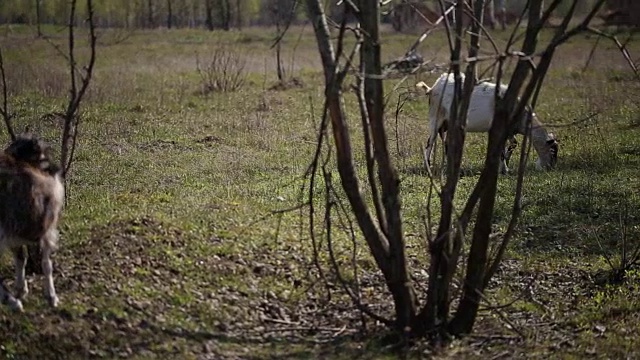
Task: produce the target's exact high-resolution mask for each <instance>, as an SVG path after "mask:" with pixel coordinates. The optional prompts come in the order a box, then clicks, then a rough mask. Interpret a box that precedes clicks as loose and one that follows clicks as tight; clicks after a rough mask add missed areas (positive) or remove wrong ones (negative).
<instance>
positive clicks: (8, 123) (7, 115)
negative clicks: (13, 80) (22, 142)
mask: <svg viewBox="0 0 640 360" xmlns="http://www.w3.org/2000/svg"><path fill="white" fill-rule="evenodd" d="M0 79H2V108H1V109H0V115H2V119H3V120H4V125H5V128H6V129H7V133H8V134H9V138H10V140H11V141H13V140H15V139H16V133H15V131H14V130H13V123H12V121H13V116H14V114H13V113H12V112H11V110H10V109H9V94H8V91H9V90H8V86H7V76H6V74H5V70H4V59H3V58H2V49H0Z"/></svg>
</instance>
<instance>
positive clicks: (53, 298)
mask: <svg viewBox="0 0 640 360" xmlns="http://www.w3.org/2000/svg"><path fill="white" fill-rule="evenodd" d="M47 300H48V301H49V306H51V307H54V308H55V307H58V304H59V303H60V299H58V297H57V296H55V295H53V296H48V297H47Z"/></svg>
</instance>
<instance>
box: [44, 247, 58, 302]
mask: <svg viewBox="0 0 640 360" xmlns="http://www.w3.org/2000/svg"><path fill="white" fill-rule="evenodd" d="M44 243H46V241H45V242H44ZM52 253H53V249H52V247H51V246H48V244H45V245H44V246H43V247H42V273H43V274H44V295H45V297H46V298H47V301H49V305H51V306H52V307H56V306H58V302H59V300H58V296H57V295H56V288H55V286H54V285H53V264H52V263H51V255H52Z"/></svg>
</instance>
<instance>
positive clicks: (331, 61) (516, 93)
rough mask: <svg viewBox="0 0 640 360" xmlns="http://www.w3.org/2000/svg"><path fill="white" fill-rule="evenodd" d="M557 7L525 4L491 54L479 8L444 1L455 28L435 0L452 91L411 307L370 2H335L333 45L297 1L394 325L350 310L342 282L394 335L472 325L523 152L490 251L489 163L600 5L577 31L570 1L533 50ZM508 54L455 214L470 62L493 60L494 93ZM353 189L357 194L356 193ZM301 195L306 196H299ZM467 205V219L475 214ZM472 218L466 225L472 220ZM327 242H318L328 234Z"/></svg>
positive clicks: (537, 0)
mask: <svg viewBox="0 0 640 360" xmlns="http://www.w3.org/2000/svg"><path fill="white" fill-rule="evenodd" d="M561 1H562V0H554V1H553V2H552V3H551V4H550V5H549V6H548V7H547V8H546V10H545V11H544V12H541V10H543V7H542V1H541V0H530V1H529V2H528V12H527V13H528V19H527V20H528V22H527V28H526V32H525V36H524V41H523V42H522V45H521V47H520V49H519V50H517V51H516V50H515V49H514V47H515V45H514V44H515V42H516V41H515V39H516V31H518V30H517V29H518V27H516V29H514V32H513V33H512V34H511V38H510V39H509V41H508V43H507V45H506V47H505V48H504V49H498V47H497V45H496V43H495V42H494V41H493V40H492V38H491V36H490V34H489V33H488V32H487V30H486V29H485V28H484V27H483V26H482V24H481V22H480V21H478V19H482V18H483V11H484V9H485V2H484V1H483V0H475V1H459V2H457V3H456V4H455V5H454V6H455V7H456V11H455V27H452V26H451V24H450V23H449V21H450V19H448V18H447V17H446V14H447V13H448V12H449V10H448V9H446V8H445V2H444V1H439V5H440V13H441V17H440V19H438V22H440V21H442V20H444V25H445V27H446V30H447V31H446V34H447V37H448V44H449V49H450V55H451V56H450V59H451V63H450V64H449V71H450V72H451V73H452V74H453V75H454V78H455V91H454V100H453V103H452V105H451V109H450V118H449V125H448V134H447V138H446V143H447V146H446V158H447V165H446V169H445V175H446V180H445V183H444V186H443V188H442V190H441V191H440V193H439V202H440V218H439V220H438V226H437V230H436V231H435V233H434V234H431V230H430V229H428V230H427V235H426V236H427V238H428V253H429V255H430V260H429V261H430V264H429V280H428V286H426V289H427V290H426V301H425V302H424V303H420V302H419V301H418V297H417V296H416V287H415V286H414V282H413V281H412V280H411V277H410V276H409V274H410V270H409V268H408V261H407V254H406V249H405V239H404V232H403V227H402V226H403V218H402V213H401V206H400V204H401V191H400V187H399V183H400V179H399V176H398V173H397V170H396V168H395V167H394V165H393V161H392V158H391V156H390V153H389V151H388V142H387V134H386V129H385V122H384V111H385V110H384V104H385V98H384V90H383V79H384V76H383V72H382V71H381V63H380V53H381V43H382V42H381V41H380V40H381V39H380V31H379V17H380V15H379V14H380V2H379V1H377V0H360V1H359V2H357V3H353V2H350V1H347V2H345V4H346V6H345V11H347V12H349V13H350V14H345V16H344V17H343V22H342V24H341V25H340V27H339V30H338V34H337V36H335V35H334V37H335V38H336V40H335V43H334V42H332V36H331V35H330V31H329V22H328V20H327V16H326V15H325V12H324V9H323V6H322V4H321V3H320V1H319V0H307V4H306V5H307V6H306V10H307V13H308V16H309V19H310V20H311V23H312V24H313V26H314V31H315V35H316V40H317V43H318V50H319V53H320V57H321V60H322V64H323V69H324V75H325V98H326V99H325V102H326V103H325V110H324V111H325V113H324V114H325V116H326V119H327V121H328V123H330V126H331V130H332V131H331V132H330V133H331V134H332V136H333V147H335V156H336V159H337V168H338V173H339V175H340V180H341V185H342V189H343V190H344V194H345V196H346V199H347V201H348V203H349V205H350V210H351V213H352V214H353V217H354V218H355V221H356V223H357V225H358V228H359V230H360V232H361V234H362V237H363V238H364V240H365V242H366V244H367V246H368V248H369V251H370V253H371V255H372V257H373V259H374V260H375V263H376V264H377V267H378V269H379V271H380V272H381V273H382V275H383V277H384V280H385V283H386V286H387V289H388V291H389V293H390V294H391V296H392V298H393V305H394V310H395V312H394V314H395V316H394V318H393V319H387V318H385V317H383V316H381V315H380V314H376V313H375V312H373V311H372V310H370V309H369V308H367V307H366V306H364V305H362V303H361V302H360V301H359V297H358V296H356V295H355V290H353V288H352V287H351V285H349V284H346V283H344V282H343V287H344V288H345V290H346V291H347V293H348V294H349V295H350V296H351V298H352V299H353V300H354V302H355V304H356V305H357V306H358V308H359V309H360V310H362V311H363V312H365V313H366V314H367V315H369V316H371V317H373V318H375V319H376V320H378V321H381V322H382V323H384V324H387V325H388V326H390V327H392V328H394V329H395V330H396V331H397V332H399V333H400V334H403V335H405V336H427V335H428V336H430V337H431V338H432V339H434V340H438V339H447V338H448V337H449V336H450V335H456V336H457V335H462V334H467V333H469V332H470V331H471V330H472V328H473V325H474V324H475V321H476V317H477V313H478V308H479V304H480V302H481V300H482V298H483V294H484V291H485V289H486V287H487V285H488V282H489V280H490V279H491V277H492V276H493V274H494V273H495V272H496V270H497V268H498V266H499V264H500V260H501V258H502V256H503V254H504V251H505V248H506V246H507V245H508V243H509V239H510V237H511V235H512V234H513V232H514V229H515V225H516V224H517V219H518V216H519V214H520V200H521V195H522V184H523V177H524V170H525V162H526V159H527V152H526V151H525V148H526V146H525V145H523V147H522V151H521V154H520V164H519V168H518V182H517V189H516V196H515V200H514V203H513V211H512V214H511V220H510V222H509V227H508V230H507V232H506V234H505V235H504V236H502V238H501V239H500V241H499V242H498V244H497V246H496V248H495V251H493V252H491V249H490V247H489V238H490V235H491V230H492V226H491V225H492V220H493V213H494V208H495V199H496V194H497V180H498V173H499V164H500V157H501V153H502V151H503V149H504V147H505V144H506V141H507V138H508V137H509V136H511V135H512V134H514V133H515V131H516V128H517V127H518V126H519V125H520V123H521V119H522V118H523V117H524V114H525V110H526V109H527V107H531V108H534V107H535V104H536V101H537V97H538V94H539V92H540V90H541V88H542V84H543V81H544V78H545V75H546V73H547V70H548V68H549V65H550V62H551V59H552V58H553V55H554V52H555V49H556V48H557V47H558V46H560V45H561V44H562V43H564V42H565V41H566V40H568V39H569V38H571V37H572V36H574V35H576V34H578V33H580V32H582V31H584V30H587V29H588V25H589V23H590V21H591V20H592V19H593V17H594V16H595V14H596V13H597V11H598V10H599V8H600V7H601V6H602V4H603V2H604V0H599V1H597V2H596V4H595V5H593V7H592V8H591V10H590V12H589V14H588V15H587V16H586V17H585V18H584V19H583V20H582V21H581V22H580V23H579V24H578V25H577V26H575V27H573V28H569V22H570V20H571V19H572V18H573V14H574V13H575V8H576V5H577V3H578V2H579V1H580V0H573V1H572V5H571V8H570V10H569V12H568V14H567V15H566V16H565V17H564V18H563V21H562V23H561V25H560V26H559V27H558V28H557V29H556V33H555V35H554V36H553V37H552V39H551V40H550V41H549V42H548V43H547V44H545V45H544V46H540V45H539V43H538V34H539V33H540V31H541V29H542V27H543V24H544V23H545V22H546V21H547V19H548V18H549V16H551V14H552V13H553V12H554V10H555V9H556V8H557V7H558V5H559V3H560V2H561ZM523 14H524V12H523ZM347 15H353V16H354V17H355V18H356V19H357V20H358V23H359V24H358V25H357V26H355V27H347V24H346V19H347V18H348V16H347ZM463 16H470V17H471V18H472V19H473V21H472V24H471V31H469V32H465V31H464V28H463V24H464V21H463ZM523 16H524V15H523ZM521 18H522V16H521ZM347 33H353V34H355V37H356V42H355V46H354V48H352V50H351V51H346V50H345V47H346V45H345V38H346V34H347ZM429 33H430V31H429V30H428V31H427V32H425V34H423V36H421V37H420V40H419V41H418V42H416V44H415V45H414V46H413V47H412V48H411V49H410V50H409V51H408V52H407V53H411V52H412V51H413V50H415V48H416V47H417V46H418V45H419V43H420V42H421V41H424V39H425V38H426V37H427V35H428V34H429ZM467 36H469V40H468V41H469V44H470V46H468V50H467V52H466V54H463V47H462V44H463V41H465V37H467ZM483 38H484V39H488V40H489V41H490V43H491V46H492V47H493V49H494V51H495V55H491V56H485V55H480V54H481V53H480V51H479V50H480V40H481V39H483ZM539 48H542V50H539ZM357 53H359V55H360V56H359V58H360V65H359V67H358V69H357V70H356V71H355V72H356V73H357V83H358V89H357V90H356V94H357V97H358V101H359V104H360V106H359V109H360V116H361V120H362V121H361V124H362V129H361V130H362V133H363V138H364V140H365V146H364V157H365V159H366V161H365V165H363V166H366V174H367V175H366V179H365V180H364V181H362V180H361V179H360V178H359V176H358V175H357V170H356V164H355V162H354V154H355V152H356V150H355V149H354V148H353V147H352V141H351V136H352V135H351V132H350V131H349V127H348V124H349V122H348V121H347V115H346V114H347V112H346V105H345V102H344V100H343V93H342V88H343V87H342V86H341V85H342V83H343V81H344V79H345V78H346V76H347V75H348V74H349V73H350V72H353V71H351V70H354V68H355V66H354V63H355V60H354V58H355V54H357ZM510 56H514V57H518V58H520V60H521V61H518V65H517V66H516V68H515V70H514V71H513V74H511V75H512V76H511V80H510V81H509V84H508V89H507V91H506V93H505V94H504V95H503V96H498V89H499V88H500V86H498V87H497V89H496V93H495V101H496V111H495V115H494V120H493V124H492V127H491V130H490V133H489V142H488V145H487V149H486V154H485V161H484V168H483V170H482V172H481V175H480V177H479V179H478V180H477V183H476V184H475V187H474V188H473V191H472V192H471V193H470V194H469V195H468V198H467V201H466V204H465V206H464V208H463V209H462V211H461V212H460V211H458V210H456V209H455V207H454V202H453V199H454V196H455V194H456V191H457V185H458V178H459V175H460V166H461V158H462V149H463V146H464V142H465V131H464V128H465V126H466V114H467V110H468V106H469V102H470V98H471V93H472V90H473V87H474V86H475V85H476V69H477V65H478V63H479V62H480V61H488V60H492V61H494V65H495V66H494V68H495V69H496V75H497V82H498V85H500V83H501V81H502V79H503V78H504V77H505V76H504V75H503V64H504V62H505V60H506V59H507V58H508V57H510ZM463 71H464V72H465V78H464V79H465V80H464V82H463V81H462V76H461V73H462V72H463ZM323 118H324V117H323ZM328 123H327V122H325V121H323V123H322V129H324V128H325V127H328V126H329V125H328ZM324 133H325V132H323V131H321V135H320V140H321V141H319V142H318V143H319V145H318V146H319V148H318V150H316V157H315V158H314V161H313V162H312V167H311V170H310V171H308V172H307V174H308V175H310V176H311V178H312V179H314V174H315V171H317V169H316V166H317V164H318V161H317V158H318V156H319V155H318V154H319V153H320V152H321V150H320V147H321V146H328V145H326V144H327V142H324V141H322V138H323V137H322V134H324ZM525 143H526V137H525ZM332 153H333V152H332ZM312 181H314V180H312ZM327 183H328V182H326V184H327ZM431 184H432V185H431V188H430V189H429V191H430V193H431V192H432V191H433V181H432V182H431ZM326 186H327V187H328V189H327V192H331V191H332V190H331V188H330V186H331V185H326ZM365 188H366V190H363V189H365ZM312 189H313V186H310V190H309V191H313V190H312ZM365 191H366V192H367V193H368V194H367V196H365V195H364V192H365ZM332 193H333V194H334V197H335V198H336V199H337V200H336V201H339V200H340V196H339V195H337V194H338V192H336V191H333V192H332ZM310 199H313V197H311V196H310ZM326 201H327V202H326V203H325V206H326V208H327V212H329V215H327V216H325V219H329V220H325V226H326V227H327V228H326V229H325V230H326V231H325V233H326V234H327V235H326V236H327V237H330V236H331V234H330V233H331V229H332V227H331V226H330V218H331V216H330V213H331V211H332V210H331V209H332V208H333V206H332V204H333V203H332V201H334V200H331V201H330V200H326ZM476 209H477V211H475V210H476ZM474 211H475V215H474ZM472 220H474V221H473V222H472ZM471 223H473V224H474V225H473V228H472V229H471V230H470V231H468V227H469V224H471ZM468 238H470V239H471V241H470V248H469V249H468V252H467V255H466V256H463V251H462V250H463V246H464V243H465V239H468ZM327 240H328V241H329V238H328V239H327ZM334 270H335V271H336V273H337V274H339V273H340V270H339V269H336V268H334ZM456 274H460V275H462V277H463V281H462V291H461V292H460V293H458V295H459V301H457V306H456V307H455V309H452V304H453V303H454V301H453V300H454V296H455V295H454V294H452V291H451V289H452V286H453V281H454V277H455V276H456ZM338 278H340V276H338ZM420 288H423V286H421V287H420Z"/></svg>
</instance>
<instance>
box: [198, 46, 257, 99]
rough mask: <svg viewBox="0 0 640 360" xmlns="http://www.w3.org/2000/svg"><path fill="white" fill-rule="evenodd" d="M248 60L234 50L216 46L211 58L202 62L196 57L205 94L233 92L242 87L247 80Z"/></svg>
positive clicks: (202, 89) (202, 91)
mask: <svg viewBox="0 0 640 360" xmlns="http://www.w3.org/2000/svg"><path fill="white" fill-rule="evenodd" d="M246 64H247V60H246V59H245V58H244V57H243V56H241V55H240V54H238V53H237V52H235V51H233V50H229V49H227V48H225V47H216V48H215V49H214V50H213V52H212V54H211V56H210V58H209V60H208V61H206V62H204V63H202V62H200V59H199V58H196V67H197V72H198V75H200V81H201V86H202V88H201V89H200V91H201V93H202V94H203V95H207V94H209V93H212V92H231V91H236V90H238V89H240V88H241V87H242V86H243V85H244V84H245V82H246V80H247V74H246V71H245V66H246Z"/></svg>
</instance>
